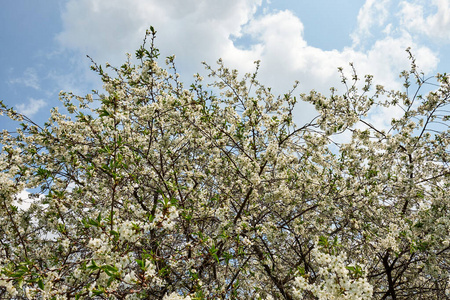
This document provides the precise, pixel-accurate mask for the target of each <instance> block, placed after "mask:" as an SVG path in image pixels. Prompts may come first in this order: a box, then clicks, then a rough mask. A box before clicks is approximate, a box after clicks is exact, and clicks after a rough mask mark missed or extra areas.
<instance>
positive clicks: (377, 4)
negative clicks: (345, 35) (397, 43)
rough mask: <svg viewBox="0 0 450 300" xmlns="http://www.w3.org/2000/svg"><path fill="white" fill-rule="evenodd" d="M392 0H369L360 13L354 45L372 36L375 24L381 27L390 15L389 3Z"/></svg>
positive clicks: (353, 35) (353, 36)
mask: <svg viewBox="0 0 450 300" xmlns="http://www.w3.org/2000/svg"><path fill="white" fill-rule="evenodd" d="M390 2H391V0H367V1H366V2H365V3H364V5H363V6H362V7H361V9H360V10H359V13H358V18H357V22H358V27H357V30H355V32H353V33H352V35H351V37H352V39H353V43H354V45H355V46H356V45H359V44H360V43H361V42H362V40H364V39H366V38H367V37H369V36H371V35H372V34H371V31H372V28H373V27H374V26H377V27H381V26H382V25H384V24H385V22H386V20H387V18H388V16H389V10H388V9H389V5H390Z"/></svg>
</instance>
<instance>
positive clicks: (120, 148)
mask: <svg viewBox="0 0 450 300" xmlns="http://www.w3.org/2000/svg"><path fill="white" fill-rule="evenodd" d="M155 34H156V32H155V31H154V29H153V28H151V29H150V30H149V31H148V32H147V35H146V39H145V40H144V44H143V45H142V47H141V48H140V49H139V50H137V51H136V59H135V60H134V61H135V63H133V60H132V59H131V58H130V57H129V59H128V60H127V62H125V63H124V64H123V65H122V66H120V67H113V66H109V65H107V68H106V69H104V68H102V67H101V66H99V65H97V64H95V63H94V64H93V66H92V69H93V70H94V71H96V72H97V73H98V74H99V75H100V77H101V79H102V81H103V84H104V85H103V87H104V90H105V91H106V95H105V94H101V93H100V92H96V91H94V92H93V94H89V95H86V96H84V97H81V96H76V95H73V94H72V93H66V92H61V94H60V98H61V100H62V102H63V103H64V105H65V107H66V109H67V111H68V114H67V115H65V114H63V113H60V112H59V110H58V108H53V109H52V111H51V117H50V119H49V121H48V122H47V123H46V124H44V125H38V124H36V123H33V121H32V120H30V119H28V118H27V117H26V116H23V115H21V114H19V113H17V112H16V111H15V110H14V109H13V108H9V107H6V106H5V105H4V104H3V103H2V108H1V112H2V113H3V114H4V115H6V116H4V117H9V118H11V119H13V120H17V121H19V122H21V123H20V127H19V128H18V129H17V131H16V132H7V131H6V130H4V131H3V133H2V135H1V139H0V144H2V151H1V154H0V207H1V209H0V298H2V299H4V298H10V299H164V300H169V299H173V300H175V299H192V300H193V299H289V300H290V299H444V298H446V297H449V293H450V285H449V273H450V272H449V271H450V246H449V243H450V217H449V206H450V197H449V194H448V191H449V189H450V172H449V165H448V164H449V159H450V157H449V150H450V149H449V141H450V138H449V132H450V131H449V110H448V108H449V101H450V100H449V99H450V82H449V77H448V76H447V75H446V74H438V75H437V76H436V77H435V79H436V80H437V82H438V85H437V86H436V87H435V88H434V89H433V90H432V91H431V92H429V93H428V94H427V95H425V96H421V95H420V93H421V90H420V89H421V88H422V86H423V85H424V84H425V83H426V80H424V78H423V76H422V74H420V72H419V71H418V70H417V67H416V65H415V61H414V58H413V57H412V56H411V62H412V67H411V70H409V71H405V72H403V73H402V74H401V76H402V77H403V78H404V80H405V88H404V90H403V91H388V90H385V89H384V88H383V87H381V86H374V85H373V84H372V77H371V76H366V77H364V79H363V80H360V79H359V78H358V76H357V75H356V73H354V74H353V76H352V78H351V79H347V78H345V76H344V75H343V74H342V81H343V87H344V92H343V93H341V94H339V93H338V91H337V90H335V89H332V92H331V94H330V95H328V96H325V95H322V94H320V93H318V92H315V91H312V92H311V93H309V94H302V95H300V96H299V99H301V100H303V101H307V102H310V103H312V104H314V105H315V108H316V110H317V112H318V116H317V117H316V118H314V119H313V120H312V121H311V122H308V123H307V124H302V125H299V124H298V122H295V121H296V120H294V119H293V110H294V108H295V107H296V105H298V102H297V98H296V97H295V96H294V90H292V91H289V92H288V93H287V94H285V95H281V96H278V97H276V96H274V95H273V94H271V89H270V88H268V87H265V86H264V85H262V84H261V83H260V82H258V80H257V77H256V75H257V70H258V66H259V63H258V62H257V63H256V71H255V73H253V74H246V75H244V76H243V77H240V76H239V74H238V72H237V71H236V70H230V69H228V68H226V67H225V66H224V64H223V63H222V61H221V60H219V61H218V66H217V67H215V68H214V67H211V66H209V65H206V64H205V65H206V68H207V70H208V72H209V74H210V77H211V78H212V79H211V80H209V81H208V82H210V83H209V84H206V83H205V82H206V81H207V80H204V79H203V78H202V77H201V76H200V75H196V76H195V82H194V83H193V84H192V85H190V86H189V87H187V88H185V87H184V86H183V83H182V82H181V80H180V77H179V75H178V74H177V73H176V68H175V64H174V57H168V58H167V60H166V62H167V65H166V67H161V66H160V65H159V64H158V62H159V61H160V58H159V56H160V53H159V51H158V49H157V48H156V47H155V45H154V39H155ZM108 72H111V74H113V75H110V74H109V73H108ZM411 81H412V83H411ZM358 86H361V87H360V88H358ZM413 86H414V87H413ZM380 107H400V108H402V109H403V113H402V115H401V116H400V117H399V118H396V119H392V122H391V127H390V128H387V129H386V128H377V127H376V126H375V125H374V124H371V123H370V118H369V116H370V114H371V112H372V111H374V110H376V109H378V108H380ZM343 133H345V134H347V135H348V139H347V140H346V141H344V142H340V143H338V142H336V139H335V138H334V136H335V135H337V134H343ZM24 189H34V191H38V192H36V194H35V195H34V200H33V201H32V203H31V206H30V207H29V208H24V207H23V206H21V205H20V204H21V201H22V199H20V197H19V193H20V192H21V191H23V190H24Z"/></svg>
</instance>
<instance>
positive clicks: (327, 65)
mask: <svg viewBox="0 0 450 300" xmlns="http://www.w3.org/2000/svg"><path fill="white" fill-rule="evenodd" d="M261 5H262V1H261V0H246V1H240V0H232V1H226V2H224V1H219V0H215V1H208V0H201V1H194V0H189V1H185V0H173V1H156V0H149V1H143V0H130V1H127V2H124V1H119V0H95V1H94V0H77V1H75V0H69V2H68V3H67V6H66V10H65V12H64V14H63V23H64V28H65V29H64V31H63V32H61V34H60V35H59V37H58V39H59V41H60V42H61V44H62V45H63V46H65V47H69V48H72V49H76V50H80V51H82V52H84V53H88V54H92V56H93V57H94V59H96V60H97V61H98V62H100V63H104V62H105V61H106V60H109V61H110V62H111V63H113V64H119V63H121V62H122V61H123V59H124V53H125V52H127V51H128V52H129V51H132V50H133V49H136V48H137V47H138V45H139V44H140V43H141V41H142V37H143V34H144V32H145V30H146V29H147V28H148V27H149V26H150V25H153V26H154V27H155V29H156V30H157V31H158V36H157V40H156V44H157V47H158V48H160V49H161V52H162V55H163V56H167V55H172V54H176V56H177V66H178V68H179V70H180V71H181V73H182V75H184V76H190V75H191V74H193V73H196V72H199V71H200V72H201V71H202V69H201V65H200V62H201V61H206V62H208V63H211V64H213V62H214V61H216V60H217V58H219V57H222V58H223V59H224V61H225V64H226V65H227V66H229V67H232V68H238V69H239V70H240V71H241V72H249V71H252V70H253V68H254V65H253V61H254V60H257V59H261V69H260V74H259V76H260V77H259V78H260V81H261V82H262V83H264V84H267V85H268V86H271V87H273V91H274V93H275V94H278V93H284V92H286V91H288V90H289V89H290V88H291V87H292V84H293V83H294V81H295V80H299V81H300V89H299V91H301V92H308V91H309V90H311V89H316V90H318V91H320V92H325V93H326V92H328V90H329V88H330V87H331V86H335V87H337V88H338V89H340V90H342V85H341V84H340V78H339V74H338V72H337V67H340V66H342V67H345V66H348V63H349V62H353V63H354V64H355V67H356V69H357V71H358V74H359V75H360V76H361V77H362V76H363V75H365V74H372V75H374V77H375V82H376V83H381V84H383V85H386V86H387V87H388V88H401V86H402V85H401V82H400V81H399V79H398V74H399V72H401V71H402V70H404V69H408V68H409V61H408V59H407V54H406V52H405V49H406V48H408V47H411V48H412V51H413V53H415V54H416V56H417V62H418V64H419V66H420V67H421V68H422V69H423V70H424V71H426V72H428V71H432V70H433V69H434V68H435V67H436V65H437V62H438V59H437V54H436V53H434V52H433V51H432V50H430V48H428V47H427V46H426V45H422V44H420V43H418V42H417V40H415V39H414V37H413V36H412V35H411V34H409V33H408V32H407V31H401V30H397V29H396V28H394V29H393V28H392V27H393V25H392V24H390V25H389V24H387V23H389V22H388V21H389V16H390V15H389V10H388V8H389V7H390V5H391V1H390V0H380V1H375V0H367V1H366V2H365V4H364V5H363V7H362V8H361V10H360V12H359V14H358V28H357V30H356V31H355V32H354V33H353V36H352V37H353V41H354V44H353V45H349V46H351V47H347V48H344V49H343V50H342V51H337V50H332V51H324V50H322V49H320V48H315V47H312V46H309V45H308V43H307V42H306V40H305V38H304V35H303V31H304V25H303V23H302V22H301V20H300V19H299V18H298V17H297V16H295V15H294V14H293V13H292V12H290V11H288V10H284V11H267V10H265V9H263V11H264V13H263V14H262V15H259V16H256V14H255V12H256V10H257V8H258V7H260V6H261ZM381 27H385V30H384V33H383V32H382V30H381V32H382V35H381V36H377V37H376V38H377V39H378V40H376V41H374V42H373V43H372V44H370V45H368V46H367V47H365V49H363V48H361V49H359V48H358V49H357V44H358V43H359V42H360V41H362V39H364V38H365V36H367V35H370V34H371V33H372V32H373V29H374V28H377V29H383V28H381ZM394 31H395V34H396V36H395V37H394V36H393V35H391V33H392V32H394ZM233 37H241V38H242V39H246V38H250V39H249V40H250V41H252V44H251V45H250V46H249V47H248V48H247V49H242V48H239V47H237V46H236V45H235V44H234V43H233ZM346 70H347V71H349V69H348V68H347V69H346ZM184 78H186V77H184ZM187 78H190V77H187ZM187 80H189V79H187ZM313 114H314V111H313V109H312V108H311V107H309V106H300V107H299V112H298V118H299V119H303V118H307V117H311V115H313Z"/></svg>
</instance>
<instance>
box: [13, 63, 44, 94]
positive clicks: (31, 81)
mask: <svg viewBox="0 0 450 300" xmlns="http://www.w3.org/2000/svg"><path fill="white" fill-rule="evenodd" d="M9 83H12V84H23V85H25V86H27V87H31V88H33V89H35V90H39V89H40V88H41V87H40V85H39V77H38V75H37V72H36V70H35V69H33V68H27V69H26V70H25V72H23V76H22V77H20V78H14V79H11V80H10V81H9Z"/></svg>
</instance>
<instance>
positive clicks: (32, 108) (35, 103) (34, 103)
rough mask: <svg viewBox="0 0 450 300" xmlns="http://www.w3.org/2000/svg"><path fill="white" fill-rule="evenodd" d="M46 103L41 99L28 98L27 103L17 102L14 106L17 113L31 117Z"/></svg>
mask: <svg viewBox="0 0 450 300" xmlns="http://www.w3.org/2000/svg"><path fill="white" fill-rule="evenodd" d="M46 105H47V104H46V102H45V101H44V100H42V99H33V98H30V99H29V101H28V103H20V104H17V106H16V108H17V111H18V112H19V113H21V114H24V115H26V116H27V117H31V116H33V115H35V114H36V113H37V112H38V111H39V110H40V109H41V108H43V107H44V106H46Z"/></svg>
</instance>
